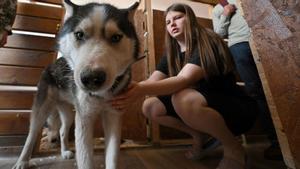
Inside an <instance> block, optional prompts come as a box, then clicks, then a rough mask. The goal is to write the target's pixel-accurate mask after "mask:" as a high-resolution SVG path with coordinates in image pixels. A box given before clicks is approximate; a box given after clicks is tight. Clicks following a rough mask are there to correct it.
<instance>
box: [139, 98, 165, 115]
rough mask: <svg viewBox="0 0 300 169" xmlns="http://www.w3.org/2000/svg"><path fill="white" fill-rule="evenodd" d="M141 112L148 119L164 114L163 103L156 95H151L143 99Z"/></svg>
mask: <svg viewBox="0 0 300 169" xmlns="http://www.w3.org/2000/svg"><path fill="white" fill-rule="evenodd" d="M142 112H143V114H144V116H145V117H147V118H149V119H154V118H155V117H157V116H161V115H164V114H166V110H165V108H164V105H163V104H162V103H161V102H160V100H159V99H157V98H156V97H151V98H148V99H146V100H145V101H144V103H143V107H142Z"/></svg>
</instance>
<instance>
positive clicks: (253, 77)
mask: <svg viewBox="0 0 300 169" xmlns="http://www.w3.org/2000/svg"><path fill="white" fill-rule="evenodd" d="M230 51H231V53H232V56H233V59H234V62H235V64H236V67H237V71H238V73H239V75H240V78H241V80H242V81H243V82H245V89H246V91H247V93H248V94H249V95H250V96H251V97H252V98H254V99H255V100H256V102H257V105H258V108H259V111H260V116H261V117H262V119H263V125H264V129H265V131H266V132H267V134H268V138H269V140H270V141H271V143H272V144H278V141H277V135H276V132H275V128H274V125H273V122H272V119H271V115H270V111H269V108H268V104H267V102H266V98H265V95H264V91H263V88H262V84H261V81H260V78H259V75H258V71H257V68H256V65H255V62H254V59H253V56H252V53H251V49H250V46H249V43H248V42H242V43H238V44H235V45H233V46H231V47H230Z"/></svg>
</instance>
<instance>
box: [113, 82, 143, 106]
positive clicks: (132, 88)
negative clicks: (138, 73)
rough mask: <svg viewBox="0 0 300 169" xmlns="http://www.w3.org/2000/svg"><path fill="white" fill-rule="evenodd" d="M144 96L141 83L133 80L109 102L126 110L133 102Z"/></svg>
mask: <svg viewBox="0 0 300 169" xmlns="http://www.w3.org/2000/svg"><path fill="white" fill-rule="evenodd" d="M142 96H143V93H142V88H141V86H140V83H137V82H131V84H129V86H128V88H127V90H126V91H124V92H123V93H121V94H119V95H117V96H115V97H114V98H112V100H110V101H109V102H110V104H111V105H112V107H114V108H115V109H117V110H119V111H124V110H126V109H128V108H129V107H130V106H132V104H133V103H134V102H135V101H136V100H137V99H139V98H140V97H142Z"/></svg>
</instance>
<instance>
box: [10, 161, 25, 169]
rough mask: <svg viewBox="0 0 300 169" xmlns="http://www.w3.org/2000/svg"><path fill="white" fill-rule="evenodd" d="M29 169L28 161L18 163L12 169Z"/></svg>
mask: <svg viewBox="0 0 300 169" xmlns="http://www.w3.org/2000/svg"><path fill="white" fill-rule="evenodd" d="M27 168H29V163H28V161H18V162H17V163H16V164H15V165H14V166H13V168H12V169H27Z"/></svg>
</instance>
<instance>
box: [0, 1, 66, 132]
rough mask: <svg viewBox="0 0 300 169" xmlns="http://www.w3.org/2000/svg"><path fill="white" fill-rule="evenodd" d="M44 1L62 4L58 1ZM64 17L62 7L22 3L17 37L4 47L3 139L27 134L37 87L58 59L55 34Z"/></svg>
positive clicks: (0, 64) (0, 61) (0, 52)
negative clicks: (46, 69)
mask: <svg viewBox="0 0 300 169" xmlns="http://www.w3.org/2000/svg"><path fill="white" fill-rule="evenodd" d="M43 2H47V3H50V4H53V3H54V4H58V1H57V0H43ZM62 14H63V10H62V8H59V7H51V6H42V5H37V4H34V3H33V2H32V3H22V2H18V8H17V16H16V18H15V22H14V25H13V30H14V32H13V35H11V36H9V37H8V43H7V44H6V45H5V46H4V47H3V48H0V72H1V74H0V135H1V136H3V135H6V136H7V135H26V134H27V132H28V127H29V114H30V112H31V110H30V109H31V105H32V101H33V97H34V94H35V91H36V87H35V86H36V85H37V83H38V80H39V77H40V74H41V72H42V71H43V69H44V67H45V66H47V65H48V64H49V63H52V62H53V61H54V60H55V58H56V52H55V43H56V42H55V41H56V40H55V35H56V33H57V32H58V30H59V24H60V22H61V18H62ZM16 31H19V32H16ZM20 31H22V32H20ZM28 33H30V34H28ZM32 33H43V34H47V36H44V35H36V34H32Z"/></svg>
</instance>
